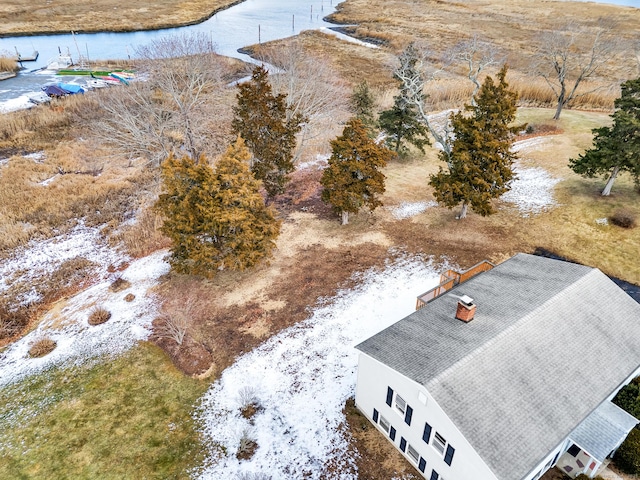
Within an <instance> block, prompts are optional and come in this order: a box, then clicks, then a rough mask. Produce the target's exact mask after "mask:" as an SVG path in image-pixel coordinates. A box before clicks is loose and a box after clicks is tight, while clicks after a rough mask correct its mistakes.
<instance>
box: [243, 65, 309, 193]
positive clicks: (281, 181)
mask: <svg viewBox="0 0 640 480" xmlns="http://www.w3.org/2000/svg"><path fill="white" fill-rule="evenodd" d="M237 99H238V105H237V106H236V107H234V109H233V111H234V114H235V118H234V119H233V121H232V123H231V126H232V129H233V131H234V133H236V134H238V135H240V136H241V137H242V138H244V139H245V141H246V143H247V146H248V147H249V149H250V150H251V152H252V153H253V157H252V159H251V171H252V172H253V174H254V175H255V178H256V179H258V180H262V183H263V185H264V188H265V190H266V191H267V195H269V197H274V196H275V195H277V194H279V193H282V192H284V189H285V185H286V183H287V181H288V174H289V173H291V172H292V171H293V169H294V165H293V150H294V148H295V146H296V134H297V133H298V132H299V131H300V128H301V123H302V122H303V121H304V119H303V118H302V117H301V116H300V115H297V114H296V115H291V116H290V118H289V119H288V120H287V107H286V101H285V100H286V97H285V95H283V94H280V95H274V94H273V92H272V89H271V85H270V84H269V79H268V72H267V70H266V69H265V68H264V67H262V66H258V67H256V68H255V69H254V70H253V73H252V75H251V80H250V81H248V82H244V83H241V84H239V85H238V95H237Z"/></svg>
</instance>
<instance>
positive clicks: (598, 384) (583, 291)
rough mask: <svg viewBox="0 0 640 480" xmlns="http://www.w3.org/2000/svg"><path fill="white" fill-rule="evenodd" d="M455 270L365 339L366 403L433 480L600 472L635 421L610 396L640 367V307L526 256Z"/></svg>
mask: <svg viewBox="0 0 640 480" xmlns="http://www.w3.org/2000/svg"><path fill="white" fill-rule="evenodd" d="M485 269H486V268H482V269H480V270H485ZM468 276H470V275H465V274H464V273H463V274H462V275H460V274H458V277H457V278H458V279H460V278H464V277H468ZM450 280H451V278H450V277H447V278H445V279H444V283H443V284H441V286H440V287H439V289H434V291H437V293H438V294H439V295H437V296H436V295H429V292H427V294H425V295H423V296H421V297H419V302H418V303H419V305H420V306H422V308H419V309H418V310H417V311H415V312H414V313H412V314H411V315H409V316H408V317H406V318H404V319H402V320H400V321H398V322H396V323H395V324H393V325H391V326H390V327H388V328H386V329H385V330H383V331H381V332H379V333H377V334H376V335H374V336H372V337H370V338H369V339H367V340H365V341H364V342H362V343H361V344H359V345H357V347H356V348H357V349H358V350H360V356H359V362H358V378H357V385H356V405H357V407H358V408H359V409H360V410H361V411H362V412H363V413H364V414H365V415H366V416H367V417H368V418H369V420H370V421H371V422H372V423H373V424H374V425H376V427H377V428H378V429H379V430H380V431H382V432H383V433H384V434H385V435H386V436H387V437H388V439H389V441H391V442H392V443H393V444H394V445H395V446H396V448H398V449H399V450H400V451H401V452H402V453H403V454H404V455H405V456H406V457H407V458H408V459H409V461H410V462H412V463H413V464H414V465H415V466H416V468H417V469H418V470H419V471H420V472H421V473H422V474H423V475H424V476H425V478H428V479H430V480H443V479H445V480H484V479H486V480H536V479H538V478H539V477H540V476H541V475H542V474H543V473H544V472H545V471H547V470H548V469H549V468H551V467H553V466H558V468H561V469H562V470H563V471H565V472H566V473H568V474H569V475H570V476H572V477H575V476H576V475H578V474H579V473H586V474H587V475H589V476H591V477H592V476H594V475H595V473H596V471H597V470H598V468H599V466H600V465H601V463H602V462H603V461H604V460H605V458H606V457H607V456H609V455H610V454H611V453H612V452H613V451H614V450H615V449H616V448H617V447H618V446H619V445H620V444H621V443H622V441H623V440H624V439H625V438H626V436H627V434H628V433H629V431H630V430H631V429H632V428H633V427H634V426H635V425H636V424H637V423H638V420H637V419H635V418H634V417H632V416H631V415H629V414H627V413H626V412H624V411H623V410H621V409H620V408H618V407H617V406H615V405H614V404H613V403H611V402H610V400H611V399H612V398H613V397H614V396H615V394H616V393H617V392H618V390H619V389H620V388H622V386H624V385H626V384H627V383H629V382H630V381H631V380H632V379H633V378H634V377H635V376H637V375H639V374H640V304H638V303H637V302H636V301H635V300H633V299H632V298H631V297H629V296H628V295H627V294H626V293H625V292H624V291H623V290H622V289H620V288H619V287H618V286H617V285H616V284H615V283H614V282H613V281H612V280H610V279H609V278H608V277H607V276H606V275H604V274H603V273H602V272H600V271H599V270H598V269H595V268H590V267H585V266H582V265H577V264H573V263H569V262H564V261H560V260H553V259H549V258H543V257H537V256H533V255H527V254H518V255H516V256H514V257H512V258H510V259H509V260H507V261H505V262H503V263H501V264H500V265H498V266H496V267H495V268H492V269H490V270H488V271H484V272H482V273H479V274H477V275H475V276H472V278H470V279H468V280H466V281H464V282H460V283H458V282H457V281H455V280H451V281H450ZM443 286H444V287H443ZM443 290H446V291H445V292H444V293H443Z"/></svg>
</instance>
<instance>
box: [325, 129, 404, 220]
mask: <svg viewBox="0 0 640 480" xmlns="http://www.w3.org/2000/svg"><path fill="white" fill-rule="evenodd" d="M331 148H332V154H331V157H330V158H329V166H328V167H327V168H326V169H325V170H324V172H323V174H322V179H321V180H320V183H321V184H322V186H323V187H324V189H323V191H322V200H323V201H325V202H326V203H329V204H331V205H332V206H333V208H334V210H335V211H336V212H337V213H340V214H341V216H342V224H343V225H346V224H347V223H349V213H358V211H359V210H360V209H361V208H362V207H365V206H366V207H368V208H369V210H373V209H375V208H376V207H378V206H380V205H382V202H381V201H380V200H379V196H380V195H381V194H382V193H384V180H385V176H384V174H383V173H382V172H381V171H380V169H381V168H383V167H384V166H385V165H386V164H387V162H388V161H389V159H390V158H391V156H392V153H391V151H390V150H388V149H387V148H385V147H383V146H380V145H378V144H377V143H375V142H374V141H373V140H372V139H371V138H370V137H369V135H368V132H367V128H366V127H365V126H364V124H363V123H362V121H361V120H359V119H357V118H353V119H351V120H350V121H349V122H348V123H347V125H346V127H345V128H344V130H343V131H342V135H341V136H339V137H338V138H336V139H335V140H333V141H332V142H331Z"/></svg>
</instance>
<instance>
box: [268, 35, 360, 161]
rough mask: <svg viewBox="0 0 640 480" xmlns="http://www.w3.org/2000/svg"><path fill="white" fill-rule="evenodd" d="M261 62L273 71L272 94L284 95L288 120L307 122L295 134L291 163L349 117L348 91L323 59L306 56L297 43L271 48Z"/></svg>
mask: <svg viewBox="0 0 640 480" xmlns="http://www.w3.org/2000/svg"><path fill="white" fill-rule="evenodd" d="M261 60H263V61H264V62H265V63H267V64H270V65H272V66H274V67H275V68H276V70H275V71H273V72H271V74H270V75H269V83H270V84H271V87H272V88H273V91H274V93H275V94H276V95H277V94H285V95H286V104H287V119H289V118H291V117H293V116H295V115H300V116H301V117H302V118H305V119H306V121H305V122H304V123H303V124H302V128H301V130H300V132H299V133H298V146H297V148H296V152H295V154H294V159H293V160H294V162H295V161H296V160H297V159H298V158H300V156H301V154H302V153H303V151H304V148H305V146H306V145H307V143H308V142H309V141H310V140H311V139H313V138H315V137H317V136H318V135H320V134H321V133H323V132H325V131H326V129H327V128H328V127H329V126H330V125H334V124H335V123H336V121H337V120H339V119H340V118H345V119H346V117H347V116H348V113H347V112H348V103H349V89H348V88H347V86H346V85H345V84H344V83H343V82H342V81H341V80H340V79H339V78H338V77H337V76H336V75H335V73H334V72H333V70H332V69H331V66H330V65H329V63H328V62H327V61H325V60H324V59H322V58H319V57H315V56H311V55H309V54H308V53H307V52H305V51H304V49H303V47H302V45H301V44H300V43H299V42H295V41H294V42H291V43H289V44H288V45H286V46H284V47H279V48H274V49H271V50H269V51H268V52H266V53H265V54H263V55H262V56H261Z"/></svg>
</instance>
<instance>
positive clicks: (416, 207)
mask: <svg viewBox="0 0 640 480" xmlns="http://www.w3.org/2000/svg"><path fill="white" fill-rule="evenodd" d="M436 206H438V202H434V201H433V200H431V201H428V202H402V203H400V205H397V206H395V207H389V210H391V215H393V218H395V219H397V220H403V219H405V218H410V217H415V216H416V215H419V214H421V213H422V212H424V211H425V210H427V209H429V208H432V207H436Z"/></svg>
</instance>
